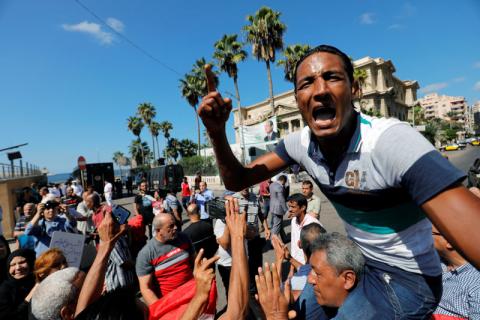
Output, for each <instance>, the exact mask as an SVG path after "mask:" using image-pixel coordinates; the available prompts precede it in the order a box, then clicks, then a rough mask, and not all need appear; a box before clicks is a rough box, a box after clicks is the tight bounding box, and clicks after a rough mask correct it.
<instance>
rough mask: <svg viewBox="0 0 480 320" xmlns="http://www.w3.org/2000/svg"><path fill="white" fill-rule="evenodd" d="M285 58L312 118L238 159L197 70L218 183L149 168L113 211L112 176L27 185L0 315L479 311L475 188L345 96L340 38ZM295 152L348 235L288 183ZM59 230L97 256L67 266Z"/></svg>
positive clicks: (394, 125) (2, 247)
mask: <svg viewBox="0 0 480 320" xmlns="http://www.w3.org/2000/svg"><path fill="white" fill-rule="evenodd" d="M295 70H296V71H295V81H294V85H295V88H294V89H295V95H296V99H297V103H298V106H299V108H300V111H301V113H302V116H303V118H304V119H305V121H306V123H307V125H308V126H307V127H306V128H305V129H303V130H302V131H301V132H296V133H293V134H290V135H288V136H286V137H285V139H284V140H282V141H281V142H279V143H278V145H277V146H276V147H275V150H274V151H272V152H269V153H267V154H266V155H263V156H261V157H259V158H257V159H256V160H254V161H253V162H252V163H250V164H249V165H247V166H244V165H242V164H241V163H239V162H238V160H237V159H236V158H235V156H234V155H233V153H232V151H231V149H230V147H229V145H228V142H227V139H226V134H225V122H226V120H227V119H228V116H229V111H230V109H231V100H230V99H224V98H223V97H221V95H220V94H219V93H218V92H217V91H216V89H215V87H214V85H213V83H214V82H213V81H211V76H210V73H209V72H210V71H209V70H208V69H207V70H206V77H207V85H208V92H209V93H208V94H207V95H206V96H205V97H204V98H203V100H202V103H201V105H200V107H199V115H200V116H201V118H202V121H203V123H204V125H205V127H206V128H207V132H208V134H209V136H210V138H211V140H212V144H213V146H214V151H215V154H216V158H217V164H218V167H219V170H220V173H221V175H222V178H223V181H224V183H225V187H226V188H227V189H228V190H226V191H224V192H222V193H221V194H215V193H214V192H213V191H212V190H210V189H209V188H208V186H207V183H206V181H204V180H203V179H202V177H201V175H200V173H199V174H197V177H195V179H194V181H193V183H192V184H190V183H189V181H188V179H187V178H185V179H184V180H183V182H182V185H181V190H180V194H177V190H175V189H171V190H152V189H151V188H150V186H149V185H148V183H147V182H146V181H143V182H141V183H140V184H139V186H138V193H137V194H135V196H134V199H133V209H132V212H131V213H132V215H131V216H130V218H129V219H128V221H126V222H125V223H119V220H117V218H116V215H115V214H114V212H115V206H116V204H115V201H113V200H112V197H111V190H112V188H111V184H110V185H107V184H106V185H105V189H104V195H103V196H104V198H105V201H102V196H101V195H100V194H98V193H97V192H95V191H94V190H93V189H91V188H86V190H81V189H80V188H81V186H79V185H78V184H75V185H74V184H73V183H72V185H69V186H66V188H65V189H64V190H62V189H61V188H60V186H52V187H50V188H47V187H42V188H40V189H39V190H38V191H36V188H34V187H33V188H25V189H24V192H23V194H22V197H21V199H20V201H19V203H18V208H17V211H18V214H19V216H18V219H17V224H16V226H15V230H14V236H15V237H16V239H17V243H16V244H15V246H16V247H15V248H17V249H15V250H13V252H10V245H9V243H8V242H7V241H6V240H5V238H3V237H0V319H38V320H44V319H45V320H46V319H165V320H166V319H182V320H188V319H215V318H218V319H272V320H273V319H430V318H433V319H441V320H445V319H480V272H479V270H478V268H479V267H480V251H479V249H478V243H480V234H479V233H478V230H479V228H480V214H479V212H480V199H479V197H478V195H479V194H480V190H478V189H475V188H474V189H471V190H468V189H466V188H465V187H463V185H462V184H461V182H462V180H463V179H464V177H465V175H464V173H462V172H460V171H459V170H457V169H456V168H454V167H453V166H452V165H451V164H450V163H449V162H448V160H446V159H444V158H443V157H441V155H440V154H438V152H436V151H435V150H434V149H433V147H432V146H431V145H430V144H429V143H428V142H427V141H426V140H425V139H424V138H423V137H422V136H421V135H419V134H418V133H417V132H416V131H415V130H413V129H412V128H411V127H410V126H408V125H406V124H405V123H402V122H399V121H397V120H395V119H383V118H382V119H377V118H373V117H368V116H366V115H363V114H361V113H358V112H357V111H355V109H354V108H353V105H352V95H353V94H354V93H355V91H356V90H357V89H358V88H357V87H356V86H355V82H354V79H353V67H352V65H351V62H350V59H349V58H348V56H346V55H345V54H344V53H343V52H341V51H340V50H338V49H337V48H334V47H331V46H325V45H323V46H319V47H316V48H314V49H312V50H310V51H309V52H308V53H307V54H306V55H305V56H304V57H303V58H302V59H300V60H299V61H298V63H297V65H296V69H295ZM398 137H402V139H398ZM291 165H295V166H301V167H302V168H303V169H304V170H305V171H306V172H307V173H308V174H309V175H310V176H311V178H312V180H313V182H314V183H315V184H316V185H317V186H318V187H319V189H320V190H321V192H322V194H323V195H324V196H325V197H326V198H328V200H329V201H330V202H331V203H332V205H333V206H334V207H335V209H336V211H337V212H338V214H339V216H340V217H341V219H342V220H343V222H344V225H345V229H346V235H342V234H339V233H335V232H334V233H332V232H328V230H327V229H328V228H327V226H326V225H325V224H324V222H323V219H322V206H321V201H320V194H318V193H317V194H314V187H313V183H312V181H311V180H304V181H302V182H301V193H292V194H290V190H289V188H287V186H288V183H289V179H288V177H287V176H286V175H284V174H282V173H279V172H283V171H284V170H285V169H286V168H288V167H289V166H291ZM296 171H298V168H297V169H296ZM297 178H298V177H297V176H296V177H295V180H296V179H297ZM257 184H258V193H257V192H253V191H252V189H251V187H252V186H254V185H257ZM229 190H235V191H229ZM213 208H215V210H214V209H213ZM214 211H215V212H214ZM184 218H188V220H185V219H184ZM286 221H289V223H290V234H286V233H285V230H284V225H285V222H286ZM432 222H433V223H432ZM56 231H60V232H66V233H75V234H84V235H85V239H86V240H85V241H86V243H89V244H90V245H92V244H93V246H94V247H95V252H96V254H95V258H94V260H93V261H92V263H90V264H89V265H87V266H82V267H81V268H80V269H79V268H77V267H74V266H70V265H69V263H68V261H67V258H66V256H67V255H68V254H69V252H62V251H61V250H59V249H58V248H54V247H51V241H52V234H53V232H56ZM268 250H273V253H274V259H273V261H263V260H264V255H263V254H264V252H265V251H268ZM217 272H218V274H219V280H220V281H221V283H222V286H223V287H224V288H225V293H224V294H225V298H226V300H227V304H226V306H225V307H224V308H223V309H222V310H217V308H216V306H217V299H218V295H219V294H220V291H219V290H218V288H217V286H218V285H217V281H216V274H217Z"/></svg>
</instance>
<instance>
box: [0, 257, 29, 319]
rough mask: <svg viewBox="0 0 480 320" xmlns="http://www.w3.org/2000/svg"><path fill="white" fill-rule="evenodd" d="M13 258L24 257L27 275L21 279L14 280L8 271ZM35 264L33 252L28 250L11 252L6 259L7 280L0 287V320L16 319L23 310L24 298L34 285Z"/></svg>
mask: <svg viewBox="0 0 480 320" xmlns="http://www.w3.org/2000/svg"><path fill="white" fill-rule="evenodd" d="M15 257H24V258H25V259H26V260H27V264H28V266H29V269H30V270H29V274H28V275H27V276H26V277H24V278H22V279H15V278H14V277H12V276H11V275H10V272H8V269H9V267H10V262H12V260H13V258H15ZM34 263H35V251H33V250H30V249H18V250H15V251H13V252H12V253H11V254H10V255H9V256H8V259H7V280H5V281H4V282H3V283H2V284H1V285H0V319H17V318H19V316H20V314H22V313H23V312H24V311H26V310H27V309H25V307H24V306H23V305H25V304H24V300H25V297H26V296H27V295H28V294H29V293H30V290H32V288H33V286H34V285H35V277H34V276H33V267H34Z"/></svg>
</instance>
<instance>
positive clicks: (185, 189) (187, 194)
mask: <svg viewBox="0 0 480 320" xmlns="http://www.w3.org/2000/svg"><path fill="white" fill-rule="evenodd" d="M181 186H182V205H183V207H184V208H185V210H187V206H188V204H189V203H190V199H191V196H192V192H191V190H190V185H189V184H188V178H187V177H183V181H182V185H181Z"/></svg>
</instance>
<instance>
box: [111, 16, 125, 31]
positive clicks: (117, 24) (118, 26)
mask: <svg viewBox="0 0 480 320" xmlns="http://www.w3.org/2000/svg"><path fill="white" fill-rule="evenodd" d="M107 24H108V25H109V26H110V27H111V28H112V29H113V30H115V31H117V32H123V30H124V29H125V25H124V24H123V22H122V21H120V20H118V19H115V18H108V19H107Z"/></svg>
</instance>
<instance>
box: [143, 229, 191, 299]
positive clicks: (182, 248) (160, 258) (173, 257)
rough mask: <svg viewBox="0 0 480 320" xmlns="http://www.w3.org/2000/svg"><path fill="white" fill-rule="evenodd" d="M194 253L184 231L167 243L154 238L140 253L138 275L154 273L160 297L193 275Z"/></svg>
mask: <svg viewBox="0 0 480 320" xmlns="http://www.w3.org/2000/svg"><path fill="white" fill-rule="evenodd" d="M194 254H195V252H194V249H193V246H192V243H191V241H190V239H189V238H188V236H187V235H185V234H184V233H182V232H178V233H177V237H176V238H175V239H173V240H171V241H167V242H166V243H162V242H160V241H158V240H157V239H155V238H152V239H150V240H149V241H148V242H147V244H146V245H145V246H144V247H143V248H142V250H140V252H139V253H138V257H137V263H136V271H137V275H138V276H139V277H142V276H146V275H149V274H154V276H155V278H156V279H157V284H158V287H159V294H160V295H159V297H163V296H165V295H166V294H168V293H169V292H171V291H173V290H175V289H176V288H178V287H179V286H181V285H183V284H184V283H186V282H187V281H188V280H190V279H191V278H192V277H193V269H192V265H191V263H190V261H191V257H193V256H194Z"/></svg>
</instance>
